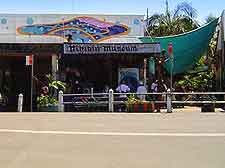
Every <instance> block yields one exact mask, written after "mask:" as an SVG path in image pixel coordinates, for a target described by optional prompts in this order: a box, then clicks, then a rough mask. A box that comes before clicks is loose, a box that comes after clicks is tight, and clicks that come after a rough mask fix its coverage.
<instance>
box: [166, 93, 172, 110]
mask: <svg viewBox="0 0 225 168" xmlns="http://www.w3.org/2000/svg"><path fill="white" fill-rule="evenodd" d="M166 97H167V99H166V105H167V113H172V94H171V90H170V89H168V90H167V93H166Z"/></svg>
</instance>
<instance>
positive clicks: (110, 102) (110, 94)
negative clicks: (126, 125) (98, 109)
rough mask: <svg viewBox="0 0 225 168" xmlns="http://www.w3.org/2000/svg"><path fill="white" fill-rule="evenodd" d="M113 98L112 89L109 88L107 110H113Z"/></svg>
mask: <svg viewBox="0 0 225 168" xmlns="http://www.w3.org/2000/svg"><path fill="white" fill-rule="evenodd" d="M113 100H114V96H113V90H112V89H110V90H109V112H114V109H113Z"/></svg>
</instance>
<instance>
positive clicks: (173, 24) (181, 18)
mask: <svg viewBox="0 0 225 168" xmlns="http://www.w3.org/2000/svg"><path fill="white" fill-rule="evenodd" d="M196 17H197V10H196V9H195V8H193V7H192V5H191V4H190V3H187V2H182V3H180V4H178V5H177V7H176V8H175V9H174V10H170V9H169V5H168V1H166V12H165V13H163V14H154V15H152V16H151V17H150V18H147V31H148V34H149V35H150V36H158V37H160V36H168V35H176V34H180V33H184V32H187V31H190V30H193V29H195V28H197V27H199V24H198V22H197V21H196V20H195V19H196Z"/></svg>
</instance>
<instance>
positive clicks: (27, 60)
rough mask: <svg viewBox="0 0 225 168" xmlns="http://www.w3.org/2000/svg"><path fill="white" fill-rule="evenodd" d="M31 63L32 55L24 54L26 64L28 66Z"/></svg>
mask: <svg viewBox="0 0 225 168" xmlns="http://www.w3.org/2000/svg"><path fill="white" fill-rule="evenodd" d="M32 64H33V56H32V55H29V56H26V65H27V66H29V65H32Z"/></svg>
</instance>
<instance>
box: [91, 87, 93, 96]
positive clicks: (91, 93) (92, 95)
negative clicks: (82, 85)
mask: <svg viewBox="0 0 225 168" xmlns="http://www.w3.org/2000/svg"><path fill="white" fill-rule="evenodd" d="M91 97H92V98H93V97H94V88H91Z"/></svg>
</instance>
